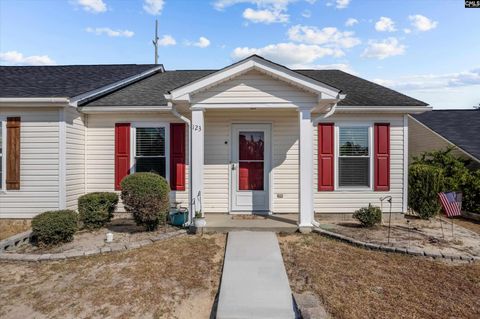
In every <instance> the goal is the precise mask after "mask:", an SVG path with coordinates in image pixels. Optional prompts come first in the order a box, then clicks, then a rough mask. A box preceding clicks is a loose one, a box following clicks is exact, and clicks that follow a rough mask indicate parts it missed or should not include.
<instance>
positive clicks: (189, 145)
mask: <svg viewBox="0 0 480 319" xmlns="http://www.w3.org/2000/svg"><path fill="white" fill-rule="evenodd" d="M168 106H170V107H171V112H172V114H173V116H175V117H177V118H179V119H180V120H182V121H183V122H185V123H186V124H187V126H188V220H187V223H186V224H187V225H191V224H192V222H193V205H192V203H193V197H192V125H191V124H192V123H191V121H190V120H189V119H188V118H187V117H185V116H183V115H182V114H180V113H178V112H177V110H176V109H175V107H174V106H173V103H172V102H168Z"/></svg>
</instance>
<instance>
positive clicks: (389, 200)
mask: <svg viewBox="0 0 480 319" xmlns="http://www.w3.org/2000/svg"><path fill="white" fill-rule="evenodd" d="M384 200H387V202H389V203H390V213H389V215H388V236H387V238H388V239H387V244H389V245H390V228H391V227H392V196H385V197H381V198H380V207H381V208H380V210H381V211H382V221H383V201H384Z"/></svg>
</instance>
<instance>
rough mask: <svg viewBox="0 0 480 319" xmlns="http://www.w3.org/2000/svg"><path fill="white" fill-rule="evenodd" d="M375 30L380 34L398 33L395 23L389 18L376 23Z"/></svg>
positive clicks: (382, 18) (383, 18)
mask: <svg viewBox="0 0 480 319" xmlns="http://www.w3.org/2000/svg"><path fill="white" fill-rule="evenodd" d="M375 30H377V31H380V32H394V31H397V29H395V22H393V20H392V19H390V18H388V17H380V20H378V21H377V22H376V23H375Z"/></svg>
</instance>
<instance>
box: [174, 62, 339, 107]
mask: <svg viewBox="0 0 480 319" xmlns="http://www.w3.org/2000/svg"><path fill="white" fill-rule="evenodd" d="M238 79H240V80H242V79H243V80H245V79H249V80H250V83H249V84H250V85H247V87H243V88H244V89H246V92H245V93H240V96H241V95H242V94H243V95H244V96H247V98H244V99H242V98H240V99H239V100H238V104H239V105H240V104H241V105H243V107H245V106H248V105H245V103H246V102H247V100H248V99H250V100H252V99H254V100H256V101H258V102H261V96H255V90H253V91H252V90H250V89H252V87H254V86H255V84H254V83H256V82H255V81H258V82H257V83H258V84H259V85H260V86H262V84H263V88H264V90H262V88H261V87H259V88H258V89H257V90H256V91H258V92H260V91H262V92H263V93H265V94H267V95H268V94H270V95H272V96H275V97H276V98H278V99H277V102H278V105H277V103H273V104H272V103H270V102H271V101H272V100H271V99H267V98H266V99H265V103H264V105H263V106H265V107H282V105H283V107H285V106H288V105H287V104H285V103H281V102H282V101H283V102H289V100H291V99H292V96H289V95H288V93H287V94H285V93H283V96H282V94H280V93H278V94H276V93H272V92H277V91H278V92H280V91H282V87H285V86H286V87H289V88H292V89H293V90H292V89H289V90H288V91H295V89H297V95H298V97H299V99H298V103H300V104H298V103H296V104H295V105H290V106H293V107H297V108H303V107H309V108H315V107H316V106H317V105H320V104H321V105H325V104H334V103H336V102H338V101H339V100H340V99H342V98H343V97H344V95H343V94H341V91H340V90H339V89H337V88H334V87H332V86H329V85H326V84H324V83H322V82H319V81H317V80H314V79H312V78H309V77H307V76H305V75H302V74H300V73H298V72H295V71H292V70H290V69H288V68H286V67H284V66H281V65H279V64H275V63H273V62H271V61H268V60H265V59H263V58H261V57H259V56H256V55H253V56H251V57H249V58H246V59H244V60H242V61H240V62H237V63H235V64H232V65H230V66H228V67H226V68H224V69H221V70H219V71H217V72H214V73H212V74H210V75H207V76H206V77H203V78H201V79H199V80H197V81H194V82H191V83H189V84H186V85H184V86H181V87H179V88H176V89H174V90H171V91H170V94H169V95H166V98H167V100H170V101H171V102H175V103H187V104H197V103H201V104H202V106H204V107H225V108H230V107H235V105H236V104H237V103H236V102H235V101H233V103H232V100H231V99H229V102H228V106H227V105H226V104H225V105H223V103H222V102H221V98H220V99H219V95H220V93H223V95H228V94H229V93H228V90H229V89H232V88H234V87H235V85H237V84H238V85H240V86H241V84H242V83H240V82H241V81H240V82H237V83H236V82H235V81H236V80H238ZM268 79H270V81H273V82H271V83H270V84H271V86H277V87H278V89H275V88H270V87H269V85H268ZM215 87H217V88H221V89H222V90H226V91H225V92H221V91H219V90H216V89H214V88H215ZM234 90H235V89H234ZM269 91H270V92H269ZM250 94H253V95H250ZM260 95H261V94H260ZM302 95H303V97H302ZM215 97H217V98H216V99H215ZM269 101H270V102H269ZM302 101H303V102H302ZM290 102H292V101H290ZM247 104H248V103H247ZM256 104H259V105H261V104H262V103H256ZM312 104H313V105H312Z"/></svg>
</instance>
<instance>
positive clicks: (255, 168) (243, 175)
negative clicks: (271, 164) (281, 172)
mask: <svg viewBox="0 0 480 319" xmlns="http://www.w3.org/2000/svg"><path fill="white" fill-rule="evenodd" d="M239 166H240V167H239V170H238V189H239V190H241V191H243V190H253V191H261V190H263V175H264V173H263V163H262V162H240V164H239Z"/></svg>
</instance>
